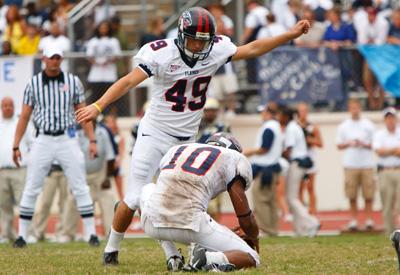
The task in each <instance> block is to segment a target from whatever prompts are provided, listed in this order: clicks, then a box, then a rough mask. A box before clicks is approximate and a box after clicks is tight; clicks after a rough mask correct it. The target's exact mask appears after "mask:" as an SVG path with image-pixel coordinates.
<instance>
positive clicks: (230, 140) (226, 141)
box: [206, 132, 242, 153]
mask: <svg viewBox="0 0 400 275" xmlns="http://www.w3.org/2000/svg"><path fill="white" fill-rule="evenodd" d="M206 144H210V145H215V146H221V147H225V148H228V149H232V150H235V151H238V152H239V153H241V152H242V146H241V145H240V143H239V141H237V139H236V138H234V137H233V136H232V135H231V134H229V133H223V132H219V133H215V134H213V135H212V136H211V137H209V138H208V139H207V140H206Z"/></svg>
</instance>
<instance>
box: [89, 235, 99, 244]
mask: <svg viewBox="0 0 400 275" xmlns="http://www.w3.org/2000/svg"><path fill="white" fill-rule="evenodd" d="M89 245H90V246H99V245H100V241H99V238H98V237H97V236H96V235H90V239H89Z"/></svg>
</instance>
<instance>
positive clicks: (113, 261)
mask: <svg viewBox="0 0 400 275" xmlns="http://www.w3.org/2000/svg"><path fill="white" fill-rule="evenodd" d="M103 264H104V265H118V264H119V262H118V251H113V252H104V254H103Z"/></svg>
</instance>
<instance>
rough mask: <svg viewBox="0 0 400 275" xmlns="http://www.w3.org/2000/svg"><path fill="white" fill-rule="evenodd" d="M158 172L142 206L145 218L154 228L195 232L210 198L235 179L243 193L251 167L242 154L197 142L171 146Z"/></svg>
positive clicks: (222, 190) (144, 192) (228, 186)
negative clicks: (153, 185)
mask: <svg viewBox="0 0 400 275" xmlns="http://www.w3.org/2000/svg"><path fill="white" fill-rule="evenodd" d="M160 170H161V172H160V175H159V177H158V180H157V183H156V185H155V189H154V192H152V193H151V195H148V198H147V200H146V202H145V203H142V205H143V206H144V208H145V210H144V211H145V212H146V215H147V216H148V217H149V219H150V220H151V222H152V223H153V225H154V226H155V227H171V228H181V229H191V230H194V231H196V232H198V231H199V227H200V221H201V216H202V213H204V212H205V211H207V206H208V203H209V201H210V200H211V199H213V198H215V197H216V196H218V195H219V194H220V193H222V192H224V191H227V190H228V189H229V188H230V185H231V184H233V183H234V182H235V180H236V179H238V177H240V181H241V182H242V184H243V185H244V188H245V189H246V190H247V189H248V188H249V187H250V184H251V181H252V171H251V165H250V163H249V161H248V160H247V158H246V157H245V156H244V155H243V154H241V153H239V152H237V151H234V150H231V149H227V148H223V147H218V146H211V145H207V144H199V143H191V144H186V145H178V146H174V147H172V148H171V149H170V150H169V151H168V152H167V154H165V156H164V157H163V159H162V160H161V162H160ZM145 189H146V186H145V187H143V190H145ZM146 193H147V192H146V191H143V192H142V196H143V194H146ZM145 196H146V195H145Z"/></svg>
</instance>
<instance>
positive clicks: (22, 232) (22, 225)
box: [18, 218, 32, 241]
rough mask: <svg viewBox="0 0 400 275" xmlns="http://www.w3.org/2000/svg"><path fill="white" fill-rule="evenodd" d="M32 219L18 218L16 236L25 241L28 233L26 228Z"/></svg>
mask: <svg viewBox="0 0 400 275" xmlns="http://www.w3.org/2000/svg"><path fill="white" fill-rule="evenodd" d="M31 223H32V220H26V219H21V218H19V220H18V236H21V237H22V238H23V239H24V240H25V241H26V237H27V233H28V228H29V226H30V225H31Z"/></svg>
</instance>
